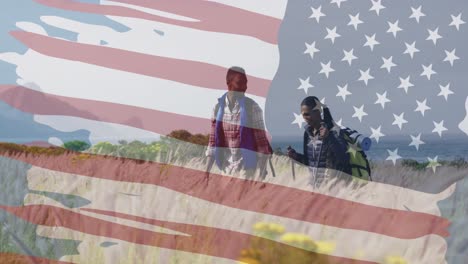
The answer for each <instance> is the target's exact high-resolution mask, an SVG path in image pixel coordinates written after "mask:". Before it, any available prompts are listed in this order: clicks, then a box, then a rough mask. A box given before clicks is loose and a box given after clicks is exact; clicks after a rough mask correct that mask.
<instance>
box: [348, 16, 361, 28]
mask: <svg viewBox="0 0 468 264" xmlns="http://www.w3.org/2000/svg"><path fill="white" fill-rule="evenodd" d="M348 16H349V19H350V20H349V23H348V26H353V27H354V29H355V30H357V28H358V25H359V24H362V23H364V22H362V21H361V20H360V19H359V13H357V14H356V15H355V16H352V15H348Z"/></svg>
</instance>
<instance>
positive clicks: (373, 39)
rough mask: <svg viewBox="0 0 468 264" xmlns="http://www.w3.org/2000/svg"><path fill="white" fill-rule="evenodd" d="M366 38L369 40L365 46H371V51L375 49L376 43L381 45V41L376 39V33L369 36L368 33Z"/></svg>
mask: <svg viewBox="0 0 468 264" xmlns="http://www.w3.org/2000/svg"><path fill="white" fill-rule="evenodd" d="M366 39H367V41H366V43H365V44H364V47H366V46H367V47H370V49H371V51H373V50H374V46H375V45H379V44H380V42H378V41H377V40H375V34H374V35H372V37H369V36H367V35H366Z"/></svg>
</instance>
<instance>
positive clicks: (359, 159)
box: [340, 128, 372, 181]
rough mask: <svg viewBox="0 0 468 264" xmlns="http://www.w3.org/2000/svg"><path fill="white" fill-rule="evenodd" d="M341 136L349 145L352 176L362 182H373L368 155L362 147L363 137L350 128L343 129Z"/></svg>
mask: <svg viewBox="0 0 468 264" xmlns="http://www.w3.org/2000/svg"><path fill="white" fill-rule="evenodd" d="M340 135H341V136H342V137H343V138H344V140H345V141H346V143H348V152H349V156H350V159H349V166H350V167H351V175H352V176H353V177H357V178H359V179H361V180H366V181H372V177H371V168H370V164H369V160H367V155H366V153H365V152H364V150H362V148H361V145H360V143H361V142H362V141H361V139H362V138H363V135H361V134H359V133H358V132H357V131H356V130H352V129H350V128H344V129H341V130H340Z"/></svg>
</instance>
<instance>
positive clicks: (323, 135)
mask: <svg viewBox="0 0 468 264" xmlns="http://www.w3.org/2000/svg"><path fill="white" fill-rule="evenodd" d="M329 134H330V130H328V128H327V127H326V126H325V125H323V124H322V126H320V130H319V137H320V139H325V138H327V137H328V135H329Z"/></svg>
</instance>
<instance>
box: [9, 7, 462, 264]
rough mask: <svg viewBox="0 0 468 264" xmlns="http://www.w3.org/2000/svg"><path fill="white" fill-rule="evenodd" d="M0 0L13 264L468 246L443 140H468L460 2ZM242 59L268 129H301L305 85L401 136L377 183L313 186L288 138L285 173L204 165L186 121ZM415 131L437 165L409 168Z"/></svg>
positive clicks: (286, 258)
mask: <svg viewBox="0 0 468 264" xmlns="http://www.w3.org/2000/svg"><path fill="white" fill-rule="evenodd" d="M0 7H1V8H0V17H1V18H2V23H1V24H0V40H1V41H0V109H1V111H0V120H1V121H2V129H1V130H0V223H1V226H0V263H10V262H11V263H389V264H393V263H395V264H396V263H466V262H467V261H468V247H467V245H468V239H467V236H468V233H467V231H466V230H468V228H467V227H468V226H467V222H466V212H467V211H466V210H467V209H466V205H465V204H466V201H467V199H468V196H467V195H466V194H465V193H466V192H465V191H464V190H467V188H468V185H467V184H466V181H465V177H466V172H467V171H468V168H467V167H466V166H465V165H463V164H461V163H460V162H459V163H456V164H455V165H456V166H455V165H453V166H449V165H450V164H451V163H450V164H448V163H444V162H443V161H441V159H440V158H439V157H445V156H450V155H451V154H450V153H451V152H450V151H451V150H450V148H449V147H445V148H441V149H438V147H437V148H436V147H434V145H431V144H436V143H439V145H436V146H440V142H444V139H445V138H446V137H447V136H460V137H461V138H462V139H461V141H459V142H460V143H459V145H462V144H466V142H467V141H466V140H467V137H466V136H467V135H468V115H467V111H468V97H467V96H468V92H467V91H468V90H467V89H466V87H465V86H466V83H467V82H468V77H467V74H466V70H467V69H468V67H467V64H466V63H467V62H466V59H467V58H468V50H467V48H466V47H465V46H466V44H467V42H468V37H467V34H466V32H467V28H468V25H466V23H467V22H465V21H468V17H467V16H468V5H467V3H465V2H464V1H461V0H460V1H448V2H442V1H435V0H430V1H416V0H412V1H402V2H401V3H400V2H395V1H388V0H387V1H386V0H378V1H377V0H369V1H367V0H365V1H357V0H331V1H330V0H326V1H325V0H323V1H322V0H319V1H315V0H314V1H310V0H309V1H304V0H298V1H295V0H294V1H293V0H291V1H287V0H272V1H260V0H259V1H252V0H235V1H234V0H209V1H206V0H185V1H180V0H154V1H150V0H113V1H107V0H17V1H4V2H2V3H0ZM231 66H241V67H242V68H244V69H245V71H246V74H247V79H248V89H247V92H246V96H248V97H249V98H251V99H253V100H254V101H255V102H256V103H257V104H258V105H259V106H260V108H261V109H262V111H263V115H264V119H265V125H266V130H267V131H268V134H269V136H271V137H270V138H271V141H272V143H274V142H279V141H283V140H284V139H287V140H286V141H288V140H289V141H291V142H292V141H295V140H296V139H297V138H299V139H301V138H302V133H303V128H304V123H303V119H302V116H301V112H300V102H301V100H302V99H303V98H304V97H306V96H308V95H314V96H317V97H318V98H320V99H321V100H322V103H324V104H326V105H327V106H328V107H329V108H330V109H331V112H332V114H333V117H334V119H335V122H336V123H337V124H338V125H341V126H347V127H350V128H353V129H356V130H358V131H359V132H360V133H362V134H364V135H367V136H368V137H370V138H371V139H372V140H373V144H374V145H377V146H378V145H379V144H387V145H386V146H389V147H388V148H381V151H382V152H383V154H384V155H385V158H384V159H383V160H382V162H381V163H380V164H377V165H375V167H373V173H375V174H376V175H377V176H379V177H377V179H380V180H376V181H373V182H364V181H359V180H353V181H340V180H334V179H331V180H330V181H329V182H328V181H327V182H326V184H324V185H323V186H319V187H317V186H311V185H308V182H309V174H308V173H309V171H308V168H307V167H305V166H302V165H300V164H298V163H295V162H294V161H291V160H290V159H289V158H288V157H286V156H284V155H279V154H281V153H279V154H278V153H276V154H275V155H271V159H270V161H273V162H272V167H273V168H275V170H276V174H275V177H273V173H272V171H271V169H270V168H269V169H268V171H269V173H268V175H267V177H266V178H265V179H262V178H254V179H245V178H243V177H239V176H238V175H236V174H235V173H232V174H231V173H227V172H225V171H221V170H219V169H217V168H213V170H212V172H211V173H210V174H209V177H207V175H206V173H205V168H206V158H205V155H204V154H201V153H205V149H206V146H205V145H203V144H198V143H197V142H195V143H194V142H189V141H188V140H185V139H180V138H174V134H173V132H174V131H177V130H181V129H183V130H186V131H189V132H190V133H192V134H194V135H195V134H197V135H199V134H202V135H205V134H207V133H209V132H210V128H211V124H212V123H211V122H212V120H211V117H212V115H213V107H214V105H215V104H216V103H217V102H218V98H219V97H221V96H222V95H223V94H224V93H225V92H226V89H227V88H226V72H227V69H229V68H230V67H231ZM392 136H400V137H402V138H404V139H405V141H404V142H405V144H404V148H402V147H401V146H394V145H392V144H393V143H392V142H391V141H387V139H388V138H391V137H392ZM69 141H80V142H84V144H87V145H88V146H89V149H87V150H81V151H79V150H78V151H77V150H67V149H65V146H66V143H67V142H69ZM406 141H407V142H406ZM164 142H169V143H167V144H169V145H164V144H166V143H164ZM434 142H435V143H434ZM163 143H164V144H163ZM171 144H174V145H177V146H178V148H177V149H176V150H168V151H166V152H164V153H165V154H164V155H163V154H160V153H162V149H163V148H166V147H168V148H169V149H170V148H171V146H172V145H171ZM130 146H131V147H132V151H134V152H131V151H127V150H128V148H129V147H130ZM135 146H136V147H135ZM431 146H432V147H431ZM127 147H128V148H127ZM405 148H407V149H415V150H416V153H417V155H416V156H417V158H421V159H423V160H426V161H428V162H427V163H424V164H423V165H422V167H420V168H416V169H411V170H410V169H409V168H408V167H404V166H403V165H401V161H402V160H403V159H405V158H407V157H405V155H404V154H402V153H403V152H404V150H405ZM105 149H111V150H110V151H104V150H105ZM428 149H430V150H431V152H430V155H426V153H428V152H427V150H428ZM434 149H435V150H434ZM423 150H425V151H426V152H423ZM402 151H403V152H402ZM420 151H421V152H420ZM141 153H143V154H141ZM147 153H155V155H154V156H151V157H149V156H147ZM193 153H197V154H196V155H195V154H193ZM447 153H449V154H447ZM263 154H264V153H263ZM444 155H445V156H444ZM464 166H465V167H464ZM292 174H293V175H292Z"/></svg>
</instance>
